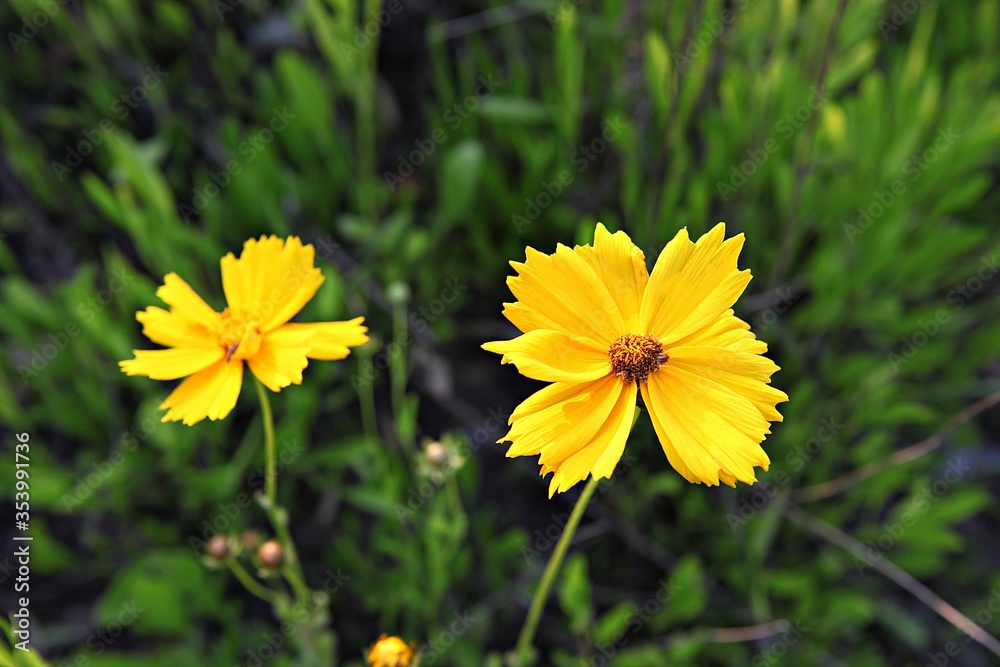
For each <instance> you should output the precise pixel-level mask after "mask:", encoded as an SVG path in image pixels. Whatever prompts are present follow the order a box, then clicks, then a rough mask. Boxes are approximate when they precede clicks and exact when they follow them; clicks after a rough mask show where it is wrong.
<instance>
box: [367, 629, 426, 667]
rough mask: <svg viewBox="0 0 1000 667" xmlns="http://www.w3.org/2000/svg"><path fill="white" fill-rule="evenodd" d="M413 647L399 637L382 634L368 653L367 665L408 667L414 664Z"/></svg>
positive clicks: (374, 666) (413, 645)
mask: <svg viewBox="0 0 1000 667" xmlns="http://www.w3.org/2000/svg"><path fill="white" fill-rule="evenodd" d="M415 646H416V644H414V643H413V642H410V643H409V644H407V643H406V642H405V641H403V640H402V639H401V638H400V637H396V636H392V637H390V636H389V635H387V634H382V635H381V636H380V637H379V638H378V641H377V642H375V643H374V644H372V647H371V650H370V651H368V664H369V665H370V666H371V667H410V666H411V665H413V664H415V663H414V662H413V660H414V657H415V656H416V652H415V651H414V648H415Z"/></svg>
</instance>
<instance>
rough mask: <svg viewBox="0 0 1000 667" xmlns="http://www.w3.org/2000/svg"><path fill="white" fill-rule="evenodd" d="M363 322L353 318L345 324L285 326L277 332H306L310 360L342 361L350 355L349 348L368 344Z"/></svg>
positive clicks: (319, 323) (362, 319)
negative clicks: (308, 336)
mask: <svg viewBox="0 0 1000 667" xmlns="http://www.w3.org/2000/svg"><path fill="white" fill-rule="evenodd" d="M364 321H365V318H363V317H355V318H354V319H353V320H347V321H345V322H315V323H303V324H286V325H284V326H283V327H281V329H279V330H278V331H283V330H285V329H288V330H290V331H305V332H308V333H309V334H310V338H309V355H308V356H309V358H310V359H324V360H332V359H343V358H344V357H346V356H347V355H348V354H350V353H351V350H350V348H352V347H357V346H359V345H364V344H365V343H367V342H368V336H367V331H368V327H366V326H364V324H362V322H364Z"/></svg>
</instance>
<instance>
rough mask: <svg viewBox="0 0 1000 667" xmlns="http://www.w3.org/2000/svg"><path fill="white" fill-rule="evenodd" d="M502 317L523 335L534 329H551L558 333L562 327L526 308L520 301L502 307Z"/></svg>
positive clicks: (532, 309)
mask: <svg viewBox="0 0 1000 667" xmlns="http://www.w3.org/2000/svg"><path fill="white" fill-rule="evenodd" d="M503 316H504V317H506V318H507V319H508V320H510V323H511V324H513V325H514V326H515V327H517V328H518V329H520V330H521V331H522V332H523V333H528V332H529V331H534V330H535V329H552V330H553V331H560V330H562V327H560V326H559V325H558V324H556V323H555V322H553V321H552V320H551V319H550V318H548V317H546V316H545V315H544V314H543V313H540V312H538V311H537V310H535V309H534V308H528V307H527V306H525V305H524V304H523V303H521V302H520V301H514V302H513V303H505V304H504V305H503Z"/></svg>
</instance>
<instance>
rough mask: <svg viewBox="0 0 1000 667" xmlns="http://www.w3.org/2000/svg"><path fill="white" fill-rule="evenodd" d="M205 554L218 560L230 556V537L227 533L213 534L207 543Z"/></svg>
mask: <svg viewBox="0 0 1000 667" xmlns="http://www.w3.org/2000/svg"><path fill="white" fill-rule="evenodd" d="M205 555H206V556H208V557H209V558H211V559H212V560H217V561H223V560H226V559H227V558H229V538H228V537H226V536H225V535H213V536H212V539H210V540H209V541H208V544H207V545H205Z"/></svg>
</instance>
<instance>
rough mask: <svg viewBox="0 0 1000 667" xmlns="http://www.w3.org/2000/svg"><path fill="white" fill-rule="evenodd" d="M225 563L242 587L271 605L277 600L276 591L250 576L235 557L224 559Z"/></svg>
mask: <svg viewBox="0 0 1000 667" xmlns="http://www.w3.org/2000/svg"><path fill="white" fill-rule="evenodd" d="M226 565H228V566H229V571H230V572H232V573H233V575H234V576H235V577H236V578H237V579H239V580H240V583H241V584H243V588H245V589H247V590H248V591H250V592H251V593H253V594H254V595H256V596H257V597H259V598H260V599H261V600H264V601H266V602H270V603H271V604H272V605H273V604H274V603H275V602H276V601H277V599H278V593H276V592H275V591H272V590H271V589H270V588H267V587H266V586H264V585H262V584H261V583H260V582H258V581H257V580H256V579H254V578H253V577H252V576H250V573H249V572H247V571H246V568H245V567H243V565H242V563H240V562H239V561H238V560H236V559H235V558H230V559H229V560H228V561H226Z"/></svg>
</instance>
